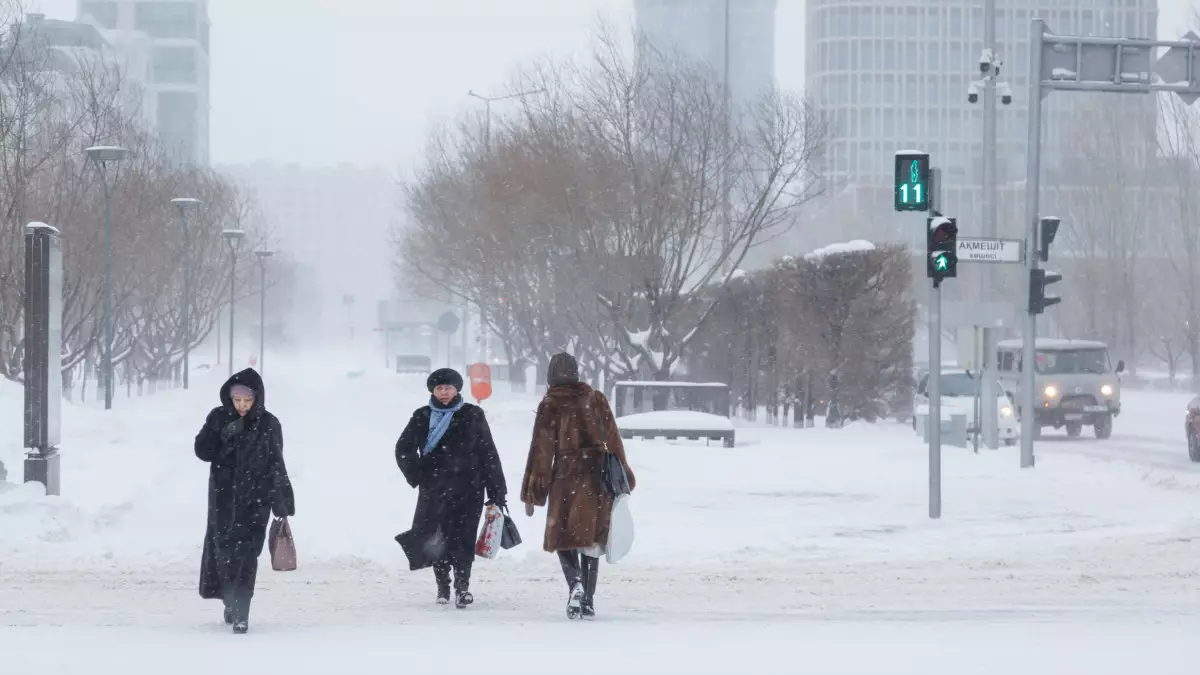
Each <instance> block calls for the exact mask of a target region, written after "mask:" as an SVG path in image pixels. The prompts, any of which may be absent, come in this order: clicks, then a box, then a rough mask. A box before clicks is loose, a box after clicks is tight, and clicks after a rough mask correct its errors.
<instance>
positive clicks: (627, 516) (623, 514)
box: [604, 495, 633, 564]
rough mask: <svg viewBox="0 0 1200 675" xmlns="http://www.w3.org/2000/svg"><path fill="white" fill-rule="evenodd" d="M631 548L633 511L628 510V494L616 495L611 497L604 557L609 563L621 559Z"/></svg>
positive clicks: (617, 561)
mask: <svg viewBox="0 0 1200 675" xmlns="http://www.w3.org/2000/svg"><path fill="white" fill-rule="evenodd" d="M632 548H633V512H631V511H630V510H629V495H617V496H616V497H615V498H614V499H613V507H612V520H611V521H609V525H608V546H607V547H606V548H605V552H604V559H605V560H607V561H608V562H609V564H615V563H619V562H621V559H622V558H624V557H625V555H626V554H628V553H629V550H630V549H632Z"/></svg>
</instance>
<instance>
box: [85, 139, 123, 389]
mask: <svg viewBox="0 0 1200 675" xmlns="http://www.w3.org/2000/svg"><path fill="white" fill-rule="evenodd" d="M85 152H87V156H88V159H90V160H92V163H94V164H95V165H96V169H97V170H98V171H99V172H100V182H101V183H102V184H103V185H104V409H105V410H112V400H113V366H112V333H113V326H112V321H113V318H112V187H111V185H110V184H109V181H108V165H109V163H110V162H111V163H114V164H115V163H117V162H120V161H121V160H123V159H125V156H126V155H127V154H128V153H129V151H128V150H126V149H125V148H119V147H116V146H113V145H95V146H92V147H90V148H88V149H87V150H85Z"/></svg>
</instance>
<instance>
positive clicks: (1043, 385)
mask: <svg viewBox="0 0 1200 675" xmlns="http://www.w3.org/2000/svg"><path fill="white" fill-rule="evenodd" d="M1021 347H1022V345H1021V341H1020V340H1002V341H1001V342H1000V343H999V344H997V349H998V352H999V353H998V355H997V358H998V364H999V374H1000V382H1001V384H1002V385H1003V386H1004V388H1005V389H1007V390H1008V391H1009V392H1011V393H1013V394H1014V398H1015V399H1016V400H1017V401H1018V402H1019V401H1020V400H1021V399H1020V397H1019V394H1020V386H1021V375H1020V373H1021ZM1034 348H1035V349H1036V350H1037V352H1036V353H1037V356H1036V359H1037V363H1036V364H1035V369H1034V402H1035V403H1034V405H1035V406H1036V407H1035V408H1034V421H1033V427H1034V433H1035V435H1040V434H1041V430H1042V428H1043V427H1054V428H1055V429H1061V428H1063V427H1066V429H1067V435H1068V436H1079V434H1080V433H1081V432H1082V431H1083V427H1084V426H1089V425H1090V426H1091V427H1092V430H1093V432H1094V433H1095V434H1096V438H1099V439H1106V438H1109V437H1111V436H1112V427H1113V418H1114V417H1116V416H1118V415H1120V414H1121V378H1120V375H1121V373H1122V372H1124V370H1125V362H1124V361H1117V365H1116V368H1113V366H1112V361H1111V359H1110V358H1109V355H1108V345H1106V344H1104V343H1103V342H1095V341H1091V340H1058V339H1048V338H1038V339H1037V341H1035V342H1034ZM1017 410H1018V414H1020V413H1021V412H1023V411H1021V410H1020V407H1019V406H1018V408H1017Z"/></svg>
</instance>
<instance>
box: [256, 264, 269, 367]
mask: <svg viewBox="0 0 1200 675" xmlns="http://www.w3.org/2000/svg"><path fill="white" fill-rule="evenodd" d="M258 267H259V269H261V270H262V283H261V284H260V285H261V286H262V288H260V289H259V293H258V372H259V373H260V374H262V373H266V372H267V365H266V364H267V264H266V263H265V262H263V261H262V259H259V261H258Z"/></svg>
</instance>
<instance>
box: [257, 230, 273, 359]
mask: <svg viewBox="0 0 1200 675" xmlns="http://www.w3.org/2000/svg"><path fill="white" fill-rule="evenodd" d="M254 255H255V256H256V257H257V258H258V268H259V270H261V271H262V283H260V284H259V291H258V372H259V373H260V374H261V373H265V372H266V366H265V365H264V364H265V363H266V360H267V346H266V345H267V258H270V257H271V256H273V255H275V252H274V251H268V250H267V249H259V250H257V251H255V252H254Z"/></svg>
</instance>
